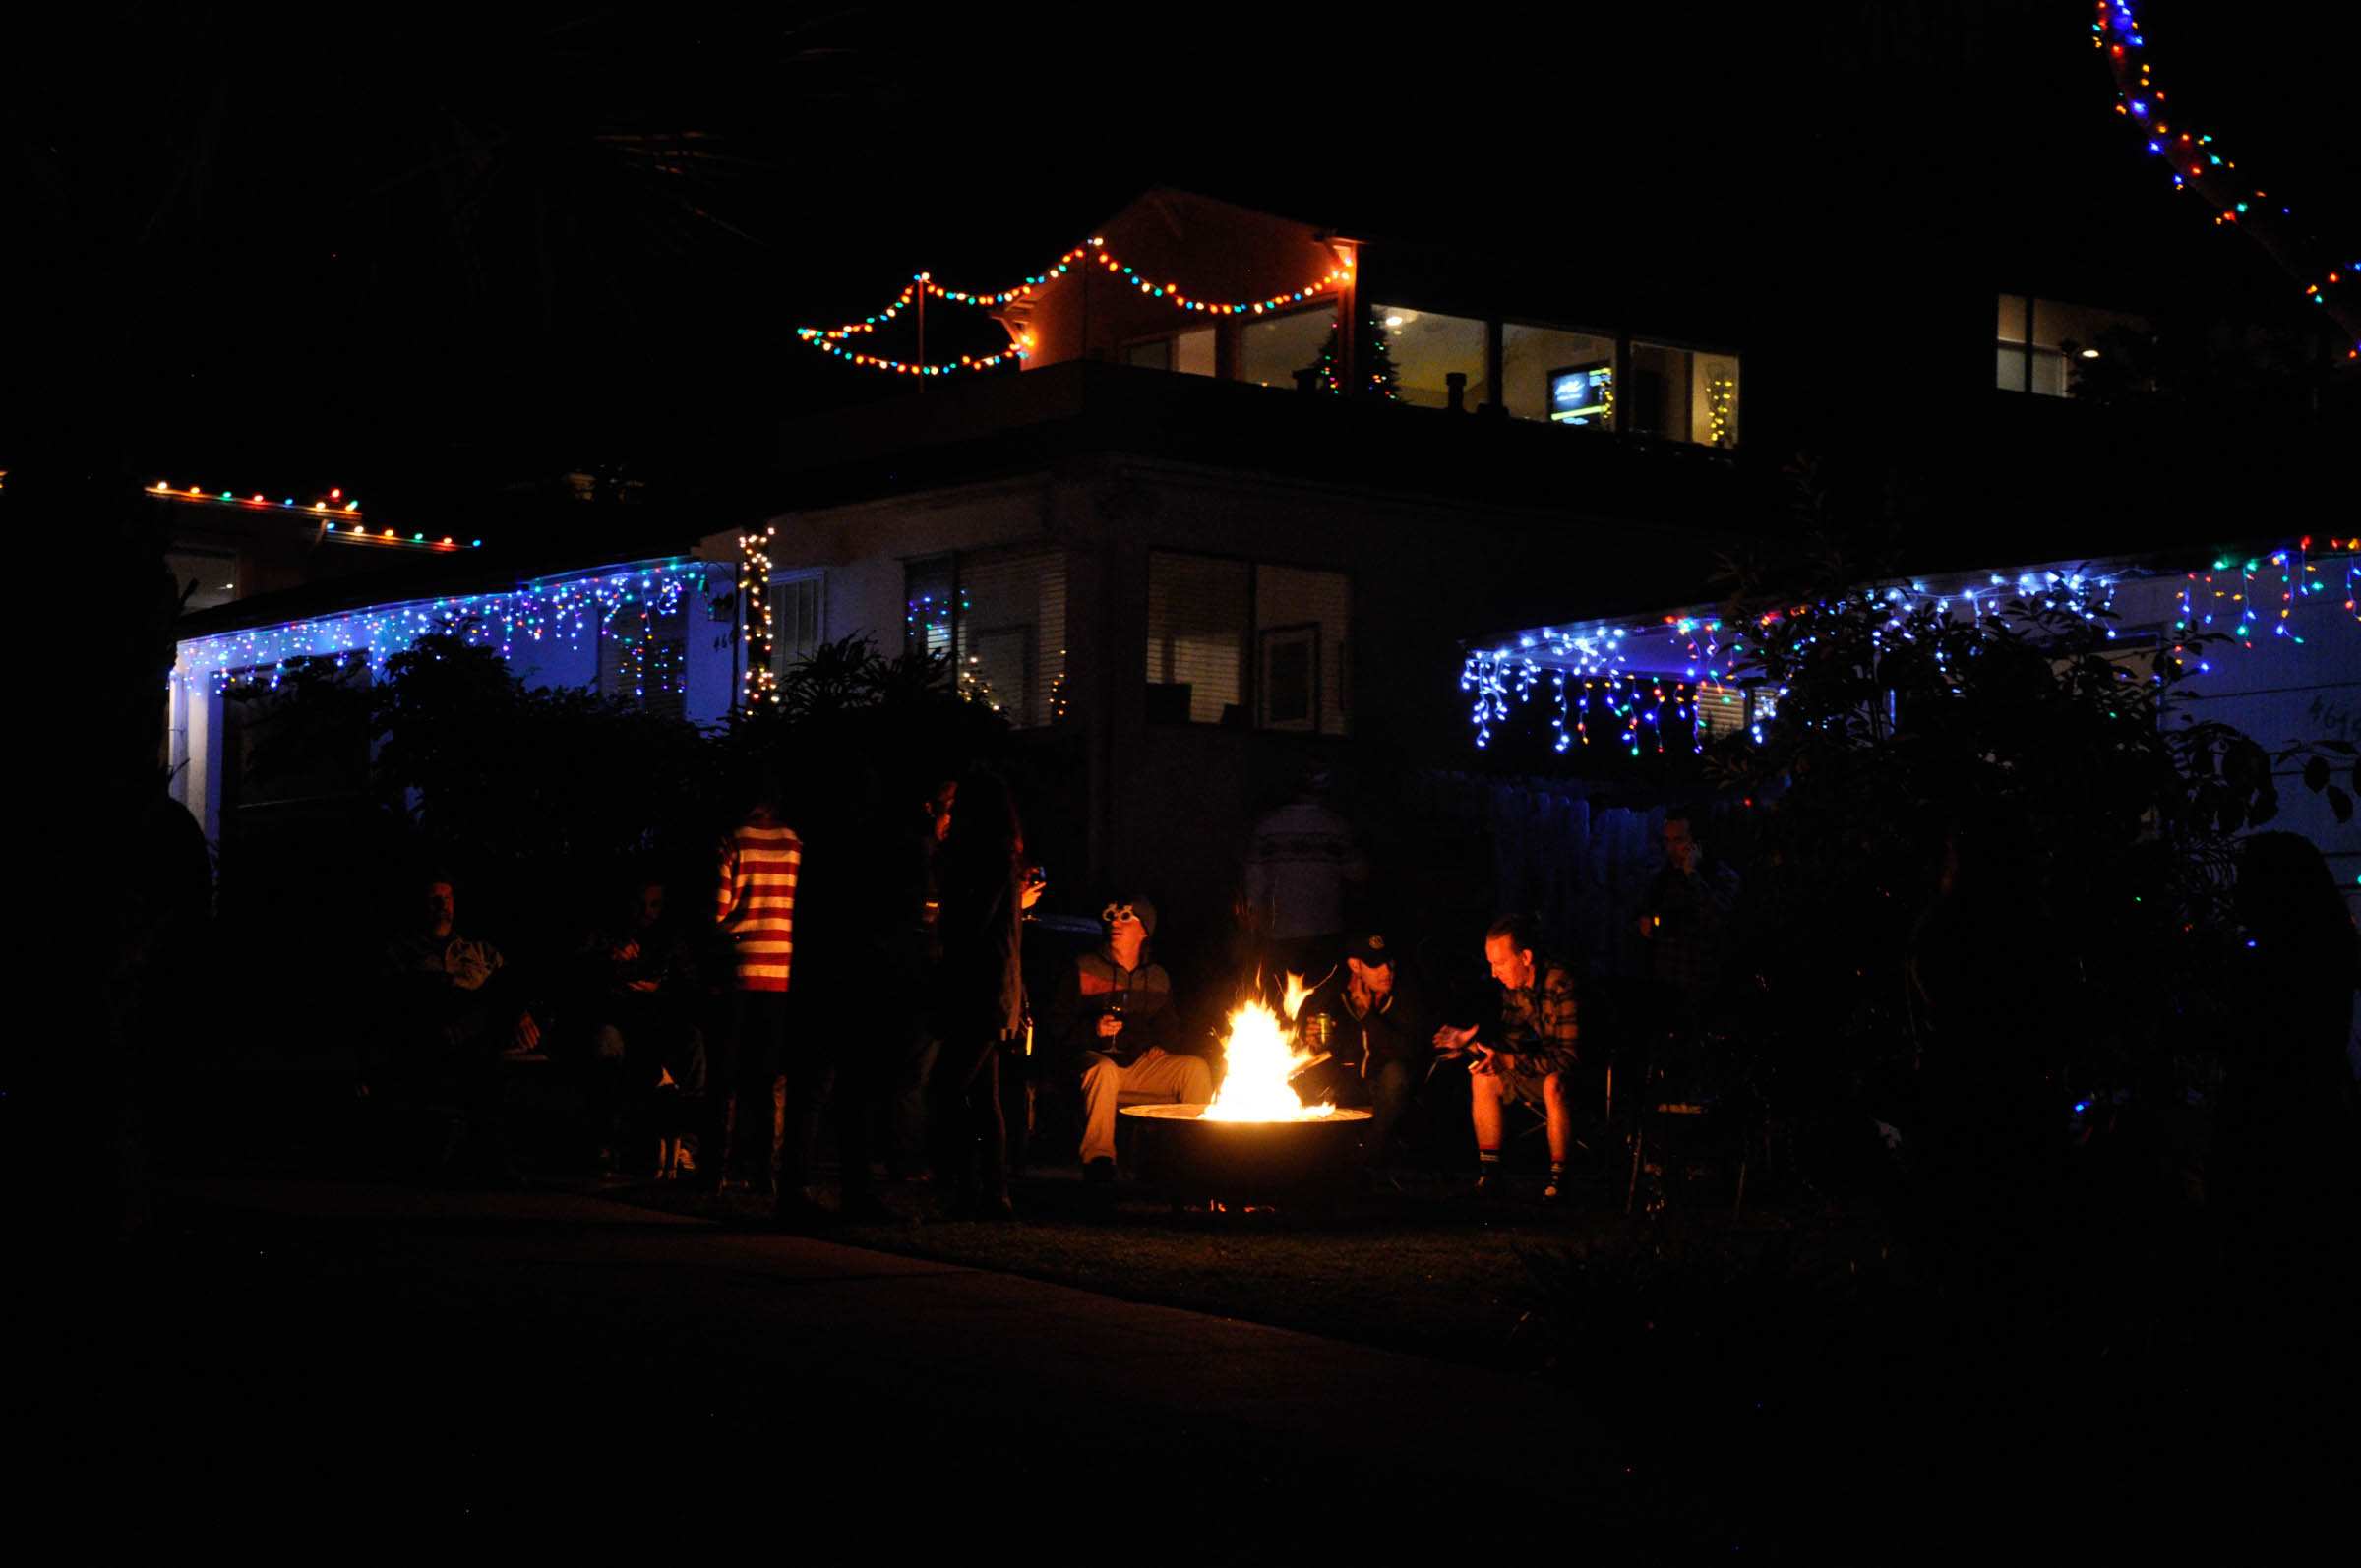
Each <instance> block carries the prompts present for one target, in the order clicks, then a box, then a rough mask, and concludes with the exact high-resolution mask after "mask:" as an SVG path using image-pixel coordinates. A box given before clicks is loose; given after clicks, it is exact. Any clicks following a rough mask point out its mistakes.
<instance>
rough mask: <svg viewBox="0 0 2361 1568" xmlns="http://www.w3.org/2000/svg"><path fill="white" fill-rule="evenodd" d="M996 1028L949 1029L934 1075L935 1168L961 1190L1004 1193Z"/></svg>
mask: <svg viewBox="0 0 2361 1568" xmlns="http://www.w3.org/2000/svg"><path fill="white" fill-rule="evenodd" d="M1004 1044H1005V1040H1004V1037H1002V1036H1001V1035H1000V1034H999V1032H998V1031H997V1030H975V1031H969V1032H957V1031H955V1032H953V1033H952V1035H951V1037H950V1038H949V1039H947V1040H945V1041H944V1042H943V1044H942V1056H941V1059H940V1060H939V1061H938V1062H937V1063H936V1071H935V1081H936V1084H937V1086H938V1095H939V1098H940V1100H941V1115H940V1116H939V1118H938V1134H939V1139H940V1143H941V1146H942V1148H941V1155H940V1158H939V1159H938V1174H939V1175H940V1176H942V1178H943V1179H944V1180H945V1181H946V1182H947V1183H949V1185H950V1187H951V1189H952V1191H953V1192H954V1193H955V1194H958V1195H961V1196H982V1197H986V1198H999V1197H1005V1196H1007V1193H1008V1124H1007V1122H1006V1120H1005V1119H1003V1118H1002V1116H1001V1115H1000V1052H1001V1048H1002V1046H1003V1045H1004Z"/></svg>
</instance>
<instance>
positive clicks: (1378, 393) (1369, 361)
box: [1312, 310, 1402, 402]
mask: <svg viewBox="0 0 2361 1568" xmlns="http://www.w3.org/2000/svg"><path fill="white" fill-rule="evenodd" d="M1341 335H1342V333H1341V332H1340V331H1339V329H1338V328H1337V327H1331V328H1329V329H1328V341H1327V342H1325V343H1323V344H1321V345H1320V357H1319V360H1318V362H1317V363H1316V364H1315V365H1314V366H1313V367H1312V368H1313V369H1314V370H1316V371H1318V372H1319V384H1320V390H1321V391H1322V392H1346V391H1348V389H1347V388H1346V386H1345V382H1344V376H1345V367H1344V361H1343V354H1342V344H1341V342H1340V341H1339V339H1340V337H1341ZM1353 364H1354V381H1355V382H1356V383H1357V385H1356V386H1354V387H1353V388H1351V389H1350V391H1352V392H1355V393H1357V394H1359V395H1363V396H1371V397H1383V398H1385V399H1386V400H1387V401H1389V402H1391V401H1394V400H1396V399H1398V398H1399V397H1400V396H1401V395H1402V368H1401V367H1400V366H1399V365H1396V364H1395V363H1394V354H1393V350H1392V348H1390V347H1389V346H1388V345H1387V343H1386V340H1385V329H1384V328H1382V327H1380V326H1378V325H1377V316H1376V313H1375V312H1374V311H1368V310H1364V311H1362V313H1361V325H1360V329H1359V331H1357V332H1355V334H1354V337H1353Z"/></svg>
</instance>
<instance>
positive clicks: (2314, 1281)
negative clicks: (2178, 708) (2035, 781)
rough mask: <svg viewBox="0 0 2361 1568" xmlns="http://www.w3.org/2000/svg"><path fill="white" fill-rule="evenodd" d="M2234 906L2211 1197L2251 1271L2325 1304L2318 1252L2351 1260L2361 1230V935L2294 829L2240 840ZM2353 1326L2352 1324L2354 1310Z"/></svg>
mask: <svg viewBox="0 0 2361 1568" xmlns="http://www.w3.org/2000/svg"><path fill="white" fill-rule="evenodd" d="M2233 907H2234V909H2235V912H2236V915H2237V918H2238V923H2239V927H2240V930H2241V932H2242V936H2241V938H2240V939H2241V941H2242V942H2243V943H2244V945H2242V946H2241V947H2240V948H2239V949H2238V950H2237V953H2236V956H2235V962H2234V966H2233V973H2234V983H2233V989H2232V991H2231V994H2230V995H2229V997H2228V998H2227V1000H2228V1003H2229V1010H2230V1016H2231V1019H2232V1028H2233V1029H2234V1030H2236V1034H2235V1035H2234V1036H2233V1038H2232V1039H2231V1041H2230V1042H2229V1045H2230V1051H2229V1059H2228V1062H2227V1071H2226V1074H2225V1077H2224V1081H2223V1083H2222V1086H2221V1094H2220V1101H2219V1106H2218V1109H2217V1112H2216V1115H2215V1121H2214V1135H2213V1136H2214V1146H2213V1157H2212V1159H2211V1161H2210V1171H2209V1179H2208V1187H2209V1197H2210V1202H2211V1203H2212V1204H2213V1205H2215V1206H2216V1207H2217V1208H2218V1211H2219V1213H2220V1215H2221V1224H2222V1232H2223V1238H2224V1241H2225V1243H2226V1250H2227V1256H2228V1258H2229V1259H2230V1260H2231V1262H2232V1264H2233V1267H2234V1271H2235V1273H2236V1274H2238V1275H2240V1276H2244V1277H2245V1283H2247V1284H2248V1285H2250V1286H2251V1287H2253V1288H2254V1289H2255V1290H2257V1291H2258V1292H2259V1293H2261V1294H2264V1295H2274V1294H2283V1295H2284V1296H2285V1297H2287V1304H2288V1305H2296V1304H2301V1303H2302V1302H2304V1301H2306V1300H2308V1301H2309V1303H2311V1304H2320V1305H2326V1304H2327V1300H2326V1298H2325V1297H2319V1296H2318V1295H2317V1293H2318V1292H2319V1291H2320V1290H2321V1289H2323V1288H2327V1289H2331V1290H2332V1289H2334V1287H2333V1286H2332V1285H2331V1283H2330V1281H2331V1279H2332V1278H2333V1274H2332V1273H2328V1274H2324V1273H2322V1272H2321V1271H2320V1265H2321V1264H2322V1263H2326V1262H2329V1261H2330V1260H2331V1259H2340V1260H2341V1262H2343V1263H2347V1264H2349V1263H2350V1262H2351V1261H2352V1244H2353V1238H2354V1235H2355V1232H2354V1229H2353V1227H2354V1224H2355V1219H2356V1210H2355V1203H2354V1200H2355V1196H2356V1168H2355V1160H2356V1125H2355V1109H2354V1087H2353V1070H2352V1065H2351V1060H2350V1057H2349V1056H2348V1055H2347V1052H2346V1045H2347V1042H2348V1041H2349V1040H2350V1039H2351V1035H2352V1028H2353V993H2354V991H2355V989H2356V988H2361V935H2357V934H2356V933H2355V931H2354V929H2353V922H2352V917H2351V916H2350V915H2349V914H2348V913H2347V912H2346V910H2345V906H2344V901H2343V899H2341V898H2340V897H2338V896H2337V892H2336V884H2335V881H2334V879H2333V878H2332V877H2331V874H2330V873H2329V868H2328V863H2327V862H2326V861H2324V860H2323V859H2322V858H2321V854H2320V851H2319V850H2317V849H2315V848H2314V847H2313V846H2312V844H2311V842H2310V841H2309V840H2307V839H2305V838H2303V837H2301V836H2299V835H2297V834H2294V833H2258V834H2256V835H2254V836H2253V837H2251V838H2249V839H2246V840H2245V841H2244V842H2243V843H2242V844H2240V846H2239V871H2238V883H2237V889H2236V893H2235V897H2234V904H2233ZM2345 1284H2346V1286H2347V1287H2348V1288H2349V1285H2350V1280H2349V1279H2347V1280H2346V1282H2345ZM2350 1300H2351V1298H2350V1297H2349V1296H2347V1297H2345V1309H2346V1310H2347V1311H2348V1312H2349V1308H2350ZM2275 1309H2276V1308H2275V1305H2274V1310H2275ZM2344 1327H2345V1330H2346V1331H2347V1332H2349V1331H2350V1328H2351V1324H2350V1322H2349V1321H2348V1322H2347V1323H2346V1324H2345V1325H2344Z"/></svg>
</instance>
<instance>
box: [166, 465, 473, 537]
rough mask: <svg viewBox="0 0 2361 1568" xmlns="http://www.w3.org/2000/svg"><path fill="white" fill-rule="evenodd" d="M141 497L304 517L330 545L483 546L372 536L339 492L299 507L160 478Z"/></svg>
mask: <svg viewBox="0 0 2361 1568" xmlns="http://www.w3.org/2000/svg"><path fill="white" fill-rule="evenodd" d="M143 494H146V495H150V496H153V497H154V498H155V499H156V500H158V501H179V502H194V503H198V504H201V505H205V506H212V507H235V508H237V509H238V510H239V511H241V512H269V513H288V514H292V515H295V516H299V517H304V518H308V519H310V520H312V521H316V522H317V523H319V525H320V535H321V537H322V538H323V539H326V540H328V541H330V542H331V543H333V544H370V545H393V546H395V547H397V548H400V549H404V550H435V551H444V552H449V551H454V550H476V549H481V548H482V547H483V543H484V541H483V540H481V539H470V540H468V541H467V543H465V544H463V545H462V544H460V543H459V542H458V540H456V539H454V538H453V537H452V536H451V535H449V534H445V535H443V536H442V537H441V538H437V539H430V538H428V537H427V536H426V535H425V534H424V533H420V532H415V531H413V532H410V533H406V534H405V533H401V532H398V531H397V530H395V529H393V528H383V529H380V530H378V531H377V532H375V533H372V532H370V531H369V530H368V529H367V528H366V527H364V526H362V525H361V504H360V503H359V502H358V501H351V500H347V499H345V495H344V492H343V491H342V490H341V489H336V490H331V491H330V492H329V493H328V494H327V495H326V496H325V497H323V498H321V499H320V500H318V501H314V502H312V503H310V504H309V505H308V506H307V505H299V504H298V503H297V502H296V500H295V498H294V497H292V496H288V497H286V498H285V499H283V500H279V501H272V500H270V499H268V498H267V497H264V496H262V495H259V494H258V495H251V496H241V495H238V494H237V493H236V492H234V491H229V490H224V491H221V492H219V493H218V494H216V493H214V492H212V491H210V490H201V489H199V488H198V487H197V486H195V485H191V486H189V487H188V488H187V489H186V490H176V489H174V488H173V487H172V485H171V484H170V483H168V482H167V481H165V480H161V479H158V480H157V481H156V482H155V483H154V484H152V485H150V486H149V487H148V488H147V490H146V491H144V492H143Z"/></svg>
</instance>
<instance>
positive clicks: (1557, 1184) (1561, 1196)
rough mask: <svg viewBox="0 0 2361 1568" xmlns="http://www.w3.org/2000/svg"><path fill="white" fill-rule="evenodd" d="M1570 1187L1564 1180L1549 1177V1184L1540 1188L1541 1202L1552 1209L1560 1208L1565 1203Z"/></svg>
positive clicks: (1557, 1177) (1558, 1177)
mask: <svg viewBox="0 0 2361 1568" xmlns="http://www.w3.org/2000/svg"><path fill="white" fill-rule="evenodd" d="M1570 1187H1571V1183H1570V1182H1568V1181H1567V1180H1566V1178H1564V1177H1562V1176H1551V1177H1550V1178H1549V1184H1548V1185H1547V1186H1545V1187H1544V1188H1542V1202H1543V1203H1544V1204H1546V1205H1547V1206H1548V1207H1550V1208H1553V1209H1554V1208H1557V1207H1560V1206H1561V1205H1563V1204H1564V1203H1565V1201H1566V1196H1567V1193H1568V1191H1569V1190H1570Z"/></svg>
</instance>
